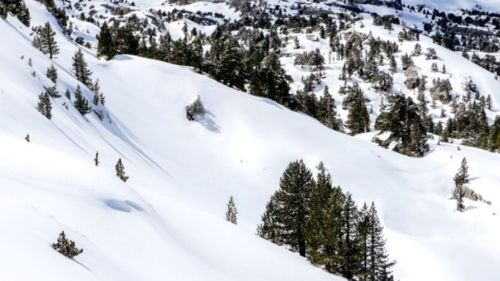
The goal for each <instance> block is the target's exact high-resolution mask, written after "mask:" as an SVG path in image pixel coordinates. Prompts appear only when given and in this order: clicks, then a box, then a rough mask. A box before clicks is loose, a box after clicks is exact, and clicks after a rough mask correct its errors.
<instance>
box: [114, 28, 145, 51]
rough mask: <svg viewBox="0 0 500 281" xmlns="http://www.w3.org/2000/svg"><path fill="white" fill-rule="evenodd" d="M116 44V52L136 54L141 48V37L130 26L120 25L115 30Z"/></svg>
mask: <svg viewBox="0 0 500 281" xmlns="http://www.w3.org/2000/svg"><path fill="white" fill-rule="evenodd" d="M114 46H115V48H116V49H115V52H116V54H129V55H136V54H137V53H138V49H139V39H137V37H136V36H135V35H134V31H133V30H132V27H130V26H124V27H119V28H118V29H117V30H116V32H115V39H114Z"/></svg>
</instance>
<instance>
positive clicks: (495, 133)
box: [488, 116, 500, 151]
mask: <svg viewBox="0 0 500 281" xmlns="http://www.w3.org/2000/svg"><path fill="white" fill-rule="evenodd" d="M488 145H489V149H490V150H491V151H500V117H499V116H497V117H496V118H495V122H494V123H493V125H492V126H491V128H490V135H489V137H488Z"/></svg>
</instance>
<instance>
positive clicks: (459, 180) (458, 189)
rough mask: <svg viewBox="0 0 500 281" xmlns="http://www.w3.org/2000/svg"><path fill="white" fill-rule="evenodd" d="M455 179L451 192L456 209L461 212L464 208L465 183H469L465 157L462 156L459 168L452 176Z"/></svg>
mask: <svg viewBox="0 0 500 281" xmlns="http://www.w3.org/2000/svg"><path fill="white" fill-rule="evenodd" d="M453 180H454V181H455V191H454V192H453V197H454V198H455V199H456V200H457V211H460V212H463V211H464V210H465V205H464V190H465V184H467V183H469V181H470V179H469V166H468V165H467V159H466V158H465V157H464V158H463V159H462V163H461V164H460V168H459V170H458V172H457V174H455V177H454V178H453Z"/></svg>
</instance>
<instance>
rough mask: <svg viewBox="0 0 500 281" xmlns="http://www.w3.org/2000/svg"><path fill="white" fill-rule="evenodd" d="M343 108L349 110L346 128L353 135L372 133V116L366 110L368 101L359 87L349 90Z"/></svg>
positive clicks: (355, 86)
mask: <svg viewBox="0 0 500 281" xmlns="http://www.w3.org/2000/svg"><path fill="white" fill-rule="evenodd" d="M347 91H348V93H347V97H346V98H345V99H344V102H343V106H344V108H347V109H348V110H349V113H348V115H347V122H346V127H347V128H348V129H349V130H350V133H351V134H352V135H356V134H361V133H366V132H369V131H370V116H369V114H368V109H367V108H366V99H365V97H364V95H363V92H362V90H361V88H360V87H359V86H358V85H354V87H349V88H348V90H347Z"/></svg>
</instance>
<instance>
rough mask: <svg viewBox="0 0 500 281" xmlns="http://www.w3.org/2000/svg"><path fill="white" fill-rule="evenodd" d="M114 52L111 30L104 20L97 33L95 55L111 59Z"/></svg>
mask: <svg viewBox="0 0 500 281" xmlns="http://www.w3.org/2000/svg"><path fill="white" fill-rule="evenodd" d="M115 54H116V51H115V43H114V39H113V36H112V34H111V30H110V29H109V27H108V24H107V23H106V22H104V23H103V25H102V26H101V31H100V33H99V42H98V43H97V55H98V56H103V57H105V58H106V59H108V60H110V59H112V58H113V57H114V56H115Z"/></svg>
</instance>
